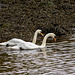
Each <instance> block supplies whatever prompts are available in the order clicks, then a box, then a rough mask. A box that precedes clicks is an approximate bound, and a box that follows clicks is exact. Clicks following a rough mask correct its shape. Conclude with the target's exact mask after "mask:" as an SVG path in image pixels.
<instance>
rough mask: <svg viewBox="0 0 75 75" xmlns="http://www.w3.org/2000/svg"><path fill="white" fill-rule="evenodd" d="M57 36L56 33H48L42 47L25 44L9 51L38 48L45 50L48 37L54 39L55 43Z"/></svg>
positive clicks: (30, 43) (29, 43)
mask: <svg viewBox="0 0 75 75" xmlns="http://www.w3.org/2000/svg"><path fill="white" fill-rule="evenodd" d="M55 36H56V35H55V34H54V33H48V34H47V35H46V36H45V37H44V39H43V42H42V45H41V46H38V45H36V44H34V43H32V42H24V43H21V44H17V46H13V47H8V48H9V49H36V48H44V47H45V46H46V40H47V38H48V37H52V38H53V39H54V40H55V41H56V39H55Z"/></svg>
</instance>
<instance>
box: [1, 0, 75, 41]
mask: <svg viewBox="0 0 75 75" xmlns="http://www.w3.org/2000/svg"><path fill="white" fill-rule="evenodd" d="M0 7H1V8H0V10H1V19H0V39H7V40H9V39H11V38H21V39H23V40H26V39H28V38H30V37H31V38H30V39H29V40H32V38H33V34H34V32H35V31H36V30H37V29H41V30H42V31H43V33H45V34H47V33H50V32H53V33H55V34H56V35H57V36H62V35H69V34H73V33H75V1H70V2H69V1H68V0H66V1H65V0H62V1H61V0H56V1H55V0H53V1H49V0H23V1H21V0H17V1H15V0H11V1H8V0H1V4H0Z"/></svg>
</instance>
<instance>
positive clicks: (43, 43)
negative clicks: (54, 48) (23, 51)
mask: <svg viewBox="0 0 75 75" xmlns="http://www.w3.org/2000/svg"><path fill="white" fill-rule="evenodd" d="M47 38H48V36H47V35H46V36H45V37H44V39H43V42H42V45H41V46H44V47H45V46H46V41H47Z"/></svg>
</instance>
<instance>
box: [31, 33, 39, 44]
mask: <svg viewBox="0 0 75 75" xmlns="http://www.w3.org/2000/svg"><path fill="white" fill-rule="evenodd" d="M37 34H38V33H37V32H35V34H34V37H33V41H32V43H34V44H35V43H36V39H37Z"/></svg>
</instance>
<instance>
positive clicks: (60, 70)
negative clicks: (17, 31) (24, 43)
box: [0, 35, 75, 75]
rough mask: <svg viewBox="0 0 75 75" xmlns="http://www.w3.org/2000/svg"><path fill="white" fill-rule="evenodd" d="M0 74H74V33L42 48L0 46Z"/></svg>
mask: <svg viewBox="0 0 75 75" xmlns="http://www.w3.org/2000/svg"><path fill="white" fill-rule="evenodd" d="M0 75H75V35H72V36H71V37H69V38H67V37H59V38H57V42H56V43H49V41H48V43H47V48H45V49H42V50H39V49H38V50H22V51H20V50H8V49H7V48H6V47H3V46H1V47H0Z"/></svg>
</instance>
